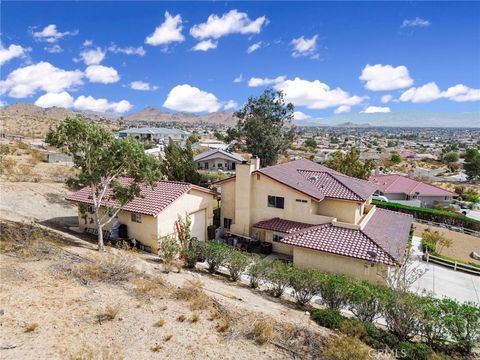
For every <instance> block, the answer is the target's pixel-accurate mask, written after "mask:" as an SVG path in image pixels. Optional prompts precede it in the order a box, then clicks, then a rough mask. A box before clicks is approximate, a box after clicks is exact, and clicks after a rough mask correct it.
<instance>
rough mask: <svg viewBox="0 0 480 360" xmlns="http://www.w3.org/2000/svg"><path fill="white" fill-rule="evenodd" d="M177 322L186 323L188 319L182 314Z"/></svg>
mask: <svg viewBox="0 0 480 360" xmlns="http://www.w3.org/2000/svg"><path fill="white" fill-rule="evenodd" d="M177 320H178V321H180V322H184V321H185V320H187V317H186V316H185V315H183V314H182V315H180V316H179V317H178V318H177Z"/></svg>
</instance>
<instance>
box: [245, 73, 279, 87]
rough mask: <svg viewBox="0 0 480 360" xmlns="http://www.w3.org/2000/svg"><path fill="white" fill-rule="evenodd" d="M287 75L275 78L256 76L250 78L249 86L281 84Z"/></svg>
mask: <svg viewBox="0 0 480 360" xmlns="http://www.w3.org/2000/svg"><path fill="white" fill-rule="evenodd" d="M286 78H287V77H286V76H277V77H276V78H275V79H270V78H263V79H262V78H256V77H252V78H250V80H248V86H249V87H259V86H268V85H274V84H280V83H282V82H284V81H285V79H286Z"/></svg>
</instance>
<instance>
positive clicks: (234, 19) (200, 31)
mask: <svg viewBox="0 0 480 360" xmlns="http://www.w3.org/2000/svg"><path fill="white" fill-rule="evenodd" d="M267 23H268V20H267V18H266V17H265V16H261V17H258V18H256V19H255V20H250V18H249V17H248V14H247V13H244V12H238V10H230V11H229V12H228V13H226V14H223V15H222V16H218V15H216V14H211V15H210V16H209V17H208V19H207V21H206V22H204V23H201V24H197V25H194V26H193V27H192V28H191V29H190V34H191V35H192V36H193V37H194V38H195V39H198V40H203V39H208V38H213V39H218V38H221V37H222V36H226V35H229V34H258V33H260V32H261V31H262V26H263V25H266V24H267Z"/></svg>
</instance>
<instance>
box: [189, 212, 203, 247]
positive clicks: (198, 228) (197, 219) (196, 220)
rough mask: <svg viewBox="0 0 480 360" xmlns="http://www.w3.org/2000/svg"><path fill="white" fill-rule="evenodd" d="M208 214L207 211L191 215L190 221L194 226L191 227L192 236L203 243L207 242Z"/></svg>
mask: <svg viewBox="0 0 480 360" xmlns="http://www.w3.org/2000/svg"><path fill="white" fill-rule="evenodd" d="M206 214H207V212H206V210H205V209H203V210H200V211H197V212H194V213H192V214H190V220H191V221H192V224H191V225H190V230H191V236H192V237H196V238H197V239H198V240H201V241H204V240H206V236H207V234H206V233H207V228H206V223H207V219H206Z"/></svg>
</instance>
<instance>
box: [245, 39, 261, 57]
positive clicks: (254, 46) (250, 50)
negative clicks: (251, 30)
mask: <svg viewBox="0 0 480 360" xmlns="http://www.w3.org/2000/svg"><path fill="white" fill-rule="evenodd" d="M261 47H262V42H261V41H259V42H256V43H255V44H252V45H250V46H249V47H248V49H247V54H251V53H253V52H254V51H257V50H258V49H260V48H261Z"/></svg>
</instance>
